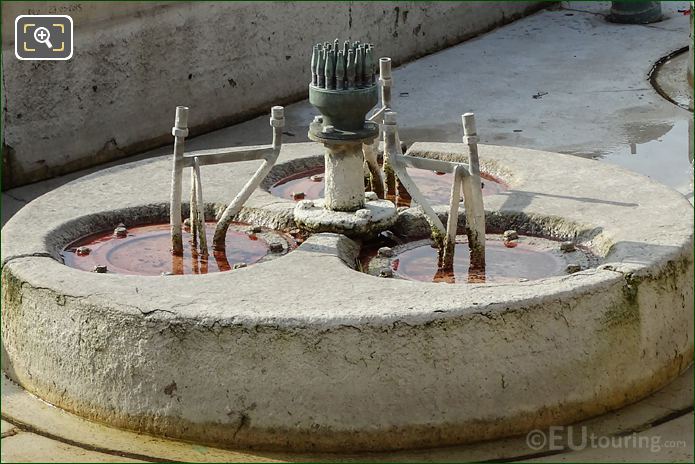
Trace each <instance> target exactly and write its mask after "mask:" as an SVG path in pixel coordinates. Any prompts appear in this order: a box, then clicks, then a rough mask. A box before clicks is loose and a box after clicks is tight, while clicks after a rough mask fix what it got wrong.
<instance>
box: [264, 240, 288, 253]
mask: <svg viewBox="0 0 695 464" xmlns="http://www.w3.org/2000/svg"><path fill="white" fill-rule="evenodd" d="M268 248H269V249H270V252H271V253H282V251H283V250H284V249H285V248H284V247H283V246H282V243H279V242H273V243H271V244H270V245H268Z"/></svg>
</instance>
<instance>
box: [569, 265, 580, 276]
mask: <svg viewBox="0 0 695 464" xmlns="http://www.w3.org/2000/svg"><path fill="white" fill-rule="evenodd" d="M566 270H567V273H568V274H574V273H575V272H579V271H581V270H582V267H581V266H580V265H579V264H568V265H567V269H566Z"/></svg>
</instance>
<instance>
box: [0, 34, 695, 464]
mask: <svg viewBox="0 0 695 464" xmlns="http://www.w3.org/2000/svg"><path fill="white" fill-rule="evenodd" d="M337 48H338V45H337V44H336V46H335V49H337ZM324 50H325V49H324ZM363 52H364V50H363ZM363 52H362V53H363ZM324 56H325V55H324ZM312 69H314V68H313V67H312ZM353 71H354V70H353ZM385 76H386V77H385ZM313 77H314V78H316V77H317V76H313ZM381 80H382V81H384V86H385V87H384V88H388V86H387V85H386V84H387V83H388V85H389V86H390V83H389V82H390V74H385V73H383V72H382V76H381ZM348 82H349V80H348ZM370 91H371V90H370ZM186 115H187V113H186V111H184V110H183V109H179V110H178V111H177V125H176V126H175V128H174V131H173V132H174V135H175V136H176V138H177V142H176V147H177V149H176V153H175V157H174V176H172V175H171V170H170V168H171V157H161V158H156V159H151V160H145V161H139V162H135V163H131V164H127V165H124V166H118V167H114V168H110V169H106V170H103V171H100V172H98V173H94V174H91V175H88V176H85V177H82V178H80V179H78V180H76V181H73V182H71V183H69V184H66V185H64V186H62V187H60V188H57V189H55V190H53V191H51V192H49V193H47V194H45V195H43V196H42V197H40V198H38V199H36V200H34V201H33V202H31V203H30V204H29V205H27V206H25V207H24V208H23V209H21V210H20V211H19V212H18V213H17V214H16V215H15V216H13V217H12V218H11V219H10V221H9V222H8V223H7V224H6V225H5V227H4V228H3V230H2V238H3V240H2V307H3V317H2V343H3V346H2V348H3V353H2V361H3V366H2V367H3V370H4V372H5V373H6V374H7V375H8V376H9V377H10V378H12V379H13V380H14V381H15V382H17V383H18V384H19V385H21V386H22V387H23V388H25V389H26V390H28V391H29V392H31V393H33V394H35V395H37V396H38V397H40V398H42V399H44V400H45V401H47V402H49V403H51V404H54V405H56V406H58V407H61V408H64V409H66V410H68V411H71V412H74V413H76V414H79V415H81V416H84V417H87V418H88V419H92V420H97V421H102V422H105V423H108V424H111V425H114V426H117V427H122V428H128V429H133V430H137V431H140V432H145V433H151V434H160V435H166V436H168V437H175V438H181V439H185V440H190V441H196V442H202V443H210V444H215V445H217V446H229V447H252V448H263V449H292V450H309V451H313V450H320V451H352V450H361V451H366V450H388V449H400V448H416V447H430V446H444V445H453V444H460V443H467V442H473V441H477V440H488V439H493V438H497V437H503V436H510V435H514V434H522V433H525V432H527V431H529V430H531V429H534V428H541V429H542V428H545V427H548V426H551V425H561V424H569V423H572V422H575V421H579V420H582V419H585V418H587V417H591V416H594V415H598V414H601V413H603V412H606V411H608V410H612V409H617V408H620V407H622V406H624V405H627V404H629V403H631V402H634V401H637V400H639V399H640V398H643V397H644V396H646V395H648V394H649V393H651V392H654V391H655V390H657V389H659V388H661V387H663V386H664V385H666V384H667V383H668V382H670V381H671V380H672V379H674V378H675V377H676V376H678V375H679V374H680V373H681V372H683V371H684V370H685V369H686V368H687V367H688V365H689V364H690V363H691V362H692V358H693V287H692V282H693V214H692V212H693V211H692V207H691V205H690V204H689V203H688V202H687V201H686V200H685V199H684V198H683V197H682V196H681V195H680V194H678V193H677V192H675V191H673V190H671V189H669V188H666V187H664V186H662V185H660V184H658V183H655V182H653V181H651V180H650V179H648V178H646V177H643V176H641V175H638V174H634V173H631V172H628V171H626V170H623V169H621V168H619V167H617V166H613V165H610V164H607V163H601V162H598V161H592V160H586V159H581V158H577V157H572V156H566V155H560V154H557V153H548V152H541V151H534V150H528V149H519V148H512V147H502V146H486V145H482V146H480V147H478V150H477V154H478V155H479V159H480V171H481V172H485V173H488V174H490V175H492V176H494V178H497V179H500V180H501V181H502V182H503V183H504V184H505V185H506V186H507V187H508V189H507V190H505V191H501V192H499V193H496V194H494V195H489V196H487V197H485V201H484V207H485V211H484V216H485V217H484V219H485V220H484V221H483V223H482V224H480V223H478V224H477V225H480V226H482V227H483V230H484V231H485V230H487V232H488V233H500V232H502V231H505V230H508V229H514V230H516V231H517V232H518V234H519V235H521V236H522V237H524V236H529V237H543V238H544V239H547V240H550V239H553V240H561V241H572V242H573V244H575V245H576V246H577V247H579V248H580V249H582V250H587V252H588V255H587V258H586V259H587V261H586V262H585V263H584V266H583V267H581V270H580V271H579V272H573V273H571V274H566V273H563V274H562V275H552V274H555V272H550V273H549V274H546V275H540V276H536V277H537V278H535V280H529V281H513V282H497V283H492V284H490V283H470V284H465V285H450V284H446V283H433V282H419V281H414V280H406V279H398V278H396V279H394V278H391V279H385V278H380V277H375V276H371V275H368V274H366V273H364V272H360V270H359V267H360V261H359V257H360V253H361V248H362V243H361V242H360V241H357V240H355V239H351V238H348V236H346V235H343V234H338V233H316V234H314V235H312V236H310V237H309V238H308V239H306V240H305V241H304V242H303V243H302V244H301V245H300V246H299V247H298V248H297V249H296V250H295V251H293V252H292V253H288V254H286V255H284V256H282V257H279V258H277V259H273V260H267V261H264V262H258V263H257V264H255V265H253V266H249V267H242V268H239V269H236V270H233V271H232V272H219V273H213V274H206V275H191V274H186V275H180V276H162V275H155V276H142V275H125V274H115V273H114V274H112V273H106V274H100V273H93V272H84V271H82V270H80V269H75V268H71V267H68V266H66V265H65V264H64V263H63V261H62V258H61V253H62V252H63V250H64V248H65V247H66V246H67V245H69V244H71V243H73V242H74V241H75V240H77V239H79V238H81V237H84V236H86V235H89V234H93V233H95V232H96V231H100V230H108V229H111V228H113V227H114V225H115V224H118V223H119V222H123V223H124V224H155V223H163V222H167V221H168V220H169V219H170V214H169V213H170V205H174V207H172V208H171V209H172V210H174V209H180V208H181V204H180V202H178V201H175V200H176V196H178V197H179V198H180V194H181V191H182V190H183V188H182V185H181V184H180V183H179V181H180V180H181V179H182V176H181V172H182V171H181V166H182V165H183V164H185V163H188V164H187V166H189V167H194V168H197V167H198V165H199V164H200V163H199V160H198V159H197V158H196V157H191V156H189V157H185V156H184V153H183V149H182V148H183V145H182V141H183V137H185V133H186V132H187V130H186V128H185V124H183V123H184V122H185V116H186ZM178 116H181V117H178ZM393 117H394V115H393V114H391V115H390V118H391V119H393ZM386 122H387V121H386V118H384V123H385V125H386ZM391 122H394V121H391ZM391 122H389V124H391ZM464 123H465V120H464ZM271 124H272V125H273V130H274V134H275V135H274V142H273V145H272V147H270V148H269V149H265V148H264V149H260V150H259V149H256V150H255V151H253V153H252V154H253V156H254V157H252V156H251V155H250V154H249V153H251V152H250V151H247V152H243V154H244V156H247V155H248V157H245V158H243V159H245V160H253V161H239V162H236V163H234V164H233V165H230V164H216V165H214V166H213V167H210V166H207V165H201V166H200V173H201V176H202V178H204V179H205V200H206V201H205V202H204V203H203V202H200V203H201V204H200V205H199V206H200V210H202V211H206V212H207V213H208V214H207V216H210V217H207V218H201V215H200V214H198V213H196V216H195V217H196V218H199V219H202V220H204V219H208V220H210V219H212V217H213V216H220V217H223V218H225V221H228V220H231V219H232V218H233V219H234V221H238V222H243V223H248V224H253V225H255V226H261V227H266V228H270V229H277V230H283V231H289V230H293V229H295V228H296V227H297V226H298V225H299V224H298V223H299V222H302V220H304V219H303V218H302V216H301V214H302V212H303V211H305V210H309V209H311V208H303V207H300V206H299V204H298V203H297V202H295V201H294V200H292V199H289V198H279V197H277V196H275V195H273V194H272V193H270V192H269V191H268V189H269V188H270V186H271V185H272V183H273V182H274V180H273V179H270V178H266V181H267V184H263V185H261V188H256V189H255V190H253V191H249V190H248V188H247V187H248V185H254V184H253V183H250V182H249V181H248V179H250V178H251V179H256V180H258V179H261V178H263V177H265V176H266V174H267V173H268V172H270V168H271V167H272V164H273V163H274V162H275V160H276V159H279V160H280V161H281V163H280V164H279V165H283V164H285V163H286V166H294V167H296V168H297V171H296V172H301V171H302V169H303V168H302V167H304V168H306V167H311V165H312V163H315V162H316V159H317V158H321V157H324V159H326V157H329V156H334V155H336V157H341V156H348V155H350V153H353V152H354V150H353V149H354V148H355V147H352V146H350V147H348V148H345V149H344V150H345V151H344V152H340V153H336V152H333V153H327V152H326V150H327V149H328V148H330V147H328V148H327V147H326V145H329V146H330V145H331V142H328V143H327V142H326V141H325V140H321V143H320V144H318V143H298V144H289V145H284V146H282V148H281V149H280V145H279V143H276V141H277V142H279V140H277V135H278V134H279V133H280V131H281V127H282V111H281V108H275V109H274V110H273V118H271ZM334 128H335V127H334ZM315 129H316V130H318V127H315ZM338 129H339V130H340V128H338ZM316 130H315V132H316ZM323 132H324V131H323V129H322V130H321V133H323ZM328 132H329V133H331V134H332V133H333V132H331V131H328ZM372 133H373V131H372ZM468 133H472V134H475V131H471V130H470V127H469V129H468ZM387 135H388V137H389V138H388V139H387V140H389V141H390V142H389V143H390V145H389V146H393V143H392V142H393V141H394V139H395V140H397V134H395V125H393V124H392V125H391V126H390V127H388V133H387ZM466 138H467V140H468V144H467V145H464V144H442V143H415V144H413V145H412V146H411V147H410V149H409V150H408V153H406V155H407V157H403V156H402V155H401V158H403V159H406V158H407V159H408V160H410V162H413V163H416V164H417V162H422V159H421V158H426V159H428V160H430V161H428V163H430V165H431V164H432V161H431V160H442V161H448V162H455V163H461V164H458V165H457V167H456V169H455V170H454V172H455V177H454V178H457V177H456V176H459V175H460V174H461V172H463V171H461V168H462V167H463V166H464V163H466V162H469V164H468V165H467V166H468V168H469V169H470V171H467V177H464V179H466V181H467V182H469V183H468V184H467V185H468V186H469V187H470V188H478V190H477V192H478V193H476V195H479V196H481V194H480V190H479V184H478V186H477V187H476V183H477V182H479V179H478V178H477V177H476V176H477V173H476V172H475V171H476V170H474V169H472V166H473V165H472V164H470V163H471V160H472V159H473V158H474V156H473V155H474V153H473V152H472V151H471V148H470V147H475V146H476V145H475V136H474V135H466ZM343 142H344V141H343ZM341 143H342V142H341ZM343 145H350V144H349V143H347V144H343ZM341 146H342V145H341ZM364 146H365V147H366V146H367V144H365V145H364ZM341 150H343V149H342V148H341ZM338 151H340V150H338ZM348 152H349V153H348ZM239 153H242V152H231V155H230V154H229V153H225V154H220V153H217V152H216V153H215V154H213V155H212V158H210V157H209V158H208V159H207V161H205V162H209V163H212V162H217V161H219V160H220V159H221V157H222V156H223V155H224V156H228V155H229V156H237V155H238V154H239ZM372 153H373V152H372ZM353 154H354V153H353ZM208 155H210V153H208ZM199 156H201V160H203V159H202V156H203V155H202V154H200V155H199ZM350 156H352V155H350ZM278 157H279V158H278ZM261 158H262V159H263V162H262V164H261V168H259V167H258V161H257V160H258V159H261ZM366 158H367V154H366V152H365V159H366ZM375 158H376V157H375V156H374V158H372V160H375ZM203 161H204V160H203ZM329 161H331V160H330V159H329ZM353 161H354V160H353ZM392 161H394V163H395V162H396V161H398V160H397V159H396V158H394V160H392ZM435 164H437V163H435ZM440 165H442V166H443V165H444V163H440ZM394 166H396V164H394ZM333 167H336V166H333ZM343 167H344V166H337V169H342V168H343ZM326 169H328V167H327V168H326ZM396 169H398V166H396ZM287 174H292V173H291V172H289V173H288V172H283V173H282V175H283V176H284V175H287ZM352 174H354V173H352ZM359 174H360V175H359V183H358V182H357V181H355V180H354V179H352V178H351V182H350V186H351V187H350V189H348V190H349V191H352V192H358V194H357V193H356V194H355V195H353V196H352V197H351V198H350V201H352V206H350V208H348V210H347V211H338V210H339V209H340V208H339V207H336V208H335V211H333V210H330V206H328V207H327V208H325V209H321V211H324V210H329V212H331V213H333V212H340V213H344V214H345V215H346V217H347V215H352V216H359V215H358V214H357V212H358V211H361V210H364V209H365V208H363V207H362V206H363V204H368V203H369V202H370V201H375V200H373V195H370V194H365V193H363V185H364V184H363V177H362V174H363V171H362V165H359ZM399 175H403V171H401V172H400V174H399ZM172 177H173V178H174V179H175V180H176V182H175V183H173V185H174V187H175V188H172V190H171V191H170V189H169V187H170V184H169V181H170V179H172ZM142 179H148V182H142ZM471 179H473V180H474V181H475V182H470V181H471ZM194 183H195V184H197V185H198V188H201V187H202V183H201V182H199V180H198V178H197V177H196V178H195V179H194ZM387 183H388V179H387ZM184 184H185V182H184ZM245 186H246V187H245ZM464 187H465V186H464ZM340 190H341V189H334V190H333V192H332V193H335V192H336V191H340ZM345 191H347V190H345ZM452 191H453V192H454V193H457V191H456V189H452ZM171 192H173V193H174V194H175V195H170V193H171ZM230 192H241V193H239V195H238V196H237V197H236V198H235V199H234V200H232V202H231V203H230V202H229V194H230ZM468 192H469V193H471V192H472V190H468ZM197 193H198V194H200V190H198V191H197ZM411 193H412V192H411ZM246 194H248V195H249V197H248V199H246V198H245V195H246ZM452 196H453V197H456V196H457V195H456V196H455V195H453V194H452ZM242 197H243V200H238V199H239V198H242ZM191 198H195V197H194V196H193V195H192V196H191ZM464 199H465V198H464ZM332 200H338V202H340V201H342V200H344V198H342V197H340V196H338V197H333V198H332V199H329V203H331V202H332ZM465 200H470V198H469V199H465ZM382 201H385V200H382ZM457 202H458V200H457ZM241 204H243V208H242V207H241ZM452 204H453V205H456V204H457V203H452ZM231 206H233V207H231ZM449 206H450V207H447V206H446V205H439V206H434V207H433V208H432V210H431V211H427V210H426V209H425V204H423V203H422V202H421V204H420V205H419V207H417V208H415V207H411V208H399V209H398V210H396V209H395V205H391V206H388V208H385V209H387V210H389V211H391V210H392V211H393V217H392V218H389V224H391V225H390V226H389V227H391V232H392V233H393V234H394V235H395V236H397V237H401V238H402V239H403V240H404V241H405V242H406V243H408V242H412V241H414V240H420V239H423V238H426V237H428V236H429V235H430V233H431V232H432V222H433V217H432V215H434V216H437V217H436V218H435V219H436V222H440V223H444V221H445V220H446V219H447V218H446V216H447V214H448V212H449V211H452V210H453V211H455V210H456V209H455V208H451V205H449ZM223 211H224V212H223ZM316 211H319V209H316ZM298 212H299V214H297V213H298ZM479 212H480V213H481V214H482V213H483V211H482V210H481V211H479ZM213 213H215V214H213ZM468 213H469V212H465V214H464V212H461V211H460V212H459V213H458V217H457V218H452V219H457V221H453V220H452V221H449V222H448V224H451V225H452V228H448V230H447V233H449V232H453V234H454V235H455V233H456V226H457V225H458V226H459V228H461V227H464V226H465V227H466V228H468V229H471V228H472V227H473V226H471V227H468V225H465V224H464V222H465V221H466V220H468V219H469V217H473V216H470V215H469V214H468ZM426 215H427V216H426ZM298 218H299V220H297V219H298ZM334 218H335V216H334ZM171 219H172V221H171V224H172V238H173V239H175V240H179V241H180V240H181V234H180V233H178V230H177V228H179V227H180V219H181V218H180V217H176V215H173V216H172V218H171ZM199 219H197V220H199ZM360 219H364V220H365V221H367V223H369V220H373V219H374V217H373V216H372V217H371V218H368V217H367V216H366V215H365V216H364V217H360ZM474 219H475V220H477V218H474ZM222 222H223V221H222V220H220V223H222ZM338 222H340V221H338ZM220 223H218V226H217V229H216V234H217V232H218V231H220V230H221V232H220V237H221V238H222V239H223V238H224V235H223V234H222V233H223V232H226V229H224V228H222V229H220ZM335 223H336V221H335V220H331V224H335ZM225 224H228V223H225ZM382 226H383V225H380V226H379V227H382ZM345 229H346V232H349V230H347V228H345ZM476 237H477V240H481V239H482V244H483V248H482V249H483V250H485V248H484V246H485V240H484V239H485V235H484V234H483V235H480V234H477V235H476ZM454 238H455V237H454ZM539 240H540V239H539ZM173 242H174V243H176V242H175V241H173ZM454 245H455V243H452V246H453V248H454V249H455V246H454ZM519 247H521V245H519ZM489 251H490V252H491V253H493V252H494V250H493V247H489ZM490 264H491V265H492V264H493V263H492V260H491V261H490ZM454 269H455V268H454Z"/></svg>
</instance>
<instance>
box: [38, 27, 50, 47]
mask: <svg viewBox="0 0 695 464" xmlns="http://www.w3.org/2000/svg"><path fill="white" fill-rule="evenodd" d="M34 40H36V41H37V42H38V43H42V44H44V45H46V46H47V47H48V48H53V44H51V33H50V32H48V29H46V28H45V27H37V28H36V29H35V30H34Z"/></svg>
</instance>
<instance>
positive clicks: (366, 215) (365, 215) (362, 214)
mask: <svg viewBox="0 0 695 464" xmlns="http://www.w3.org/2000/svg"><path fill="white" fill-rule="evenodd" d="M355 216H357V217H358V218H361V219H371V218H372V211H371V210H369V209H367V208H363V209H358V210H357V211H355Z"/></svg>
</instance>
